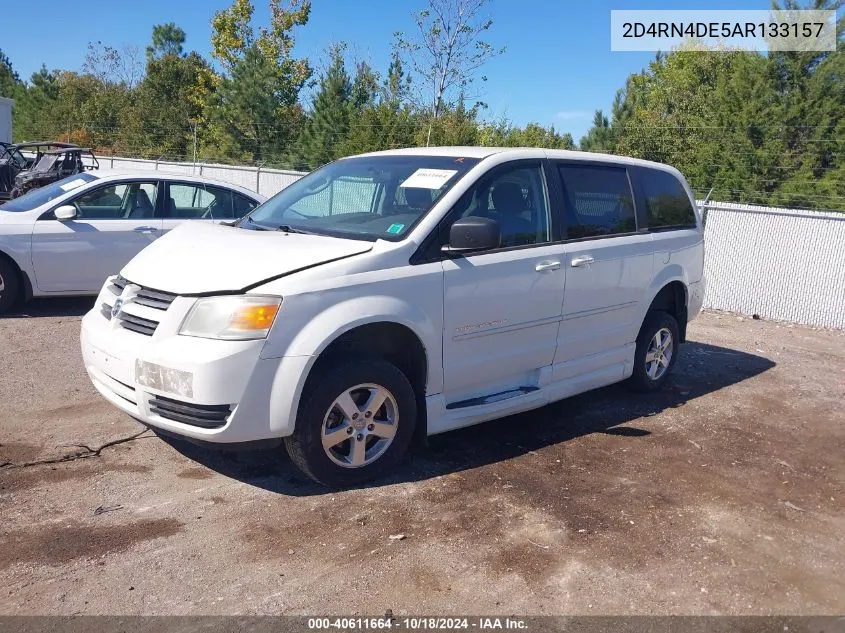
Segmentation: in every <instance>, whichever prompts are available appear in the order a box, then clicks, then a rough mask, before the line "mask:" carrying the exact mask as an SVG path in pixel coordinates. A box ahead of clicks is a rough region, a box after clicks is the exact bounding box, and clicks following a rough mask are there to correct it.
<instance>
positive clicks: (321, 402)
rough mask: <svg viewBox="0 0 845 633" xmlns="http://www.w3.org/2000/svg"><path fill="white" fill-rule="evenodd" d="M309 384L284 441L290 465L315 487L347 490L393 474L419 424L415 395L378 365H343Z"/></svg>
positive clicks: (398, 374)
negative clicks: (316, 484)
mask: <svg viewBox="0 0 845 633" xmlns="http://www.w3.org/2000/svg"><path fill="white" fill-rule="evenodd" d="M319 371H320V373H319V374H318V375H317V376H314V377H313V378H312V379H309V387H308V393H305V394H303V402H302V404H301V405H300V408H299V414H298V416H297V420H296V430H295V431H294V434H293V435H292V436H290V437H286V438H285V448H286V449H287V452H288V455H290V458H291V461H293V463H294V464H295V465H296V466H297V467H298V468H299V469H300V470H302V472H304V473H305V474H306V475H308V476H309V477H310V478H311V479H313V480H314V481H316V482H317V483H320V484H323V485H324V486H329V487H332V488H347V487H350V486H355V485H358V484H361V483H364V482H366V481H370V480H372V479H376V478H378V477H380V476H382V475H383V474H385V473H387V472H388V471H389V470H391V469H392V468H394V467H395V466H396V464H397V463H398V462H399V460H400V459H401V458H402V456H403V455H404V454H405V452H406V451H407V449H408V446H409V444H410V443H411V439H412V437H413V435H414V427H415V426H416V421H417V404H416V397H415V394H414V389H413V387H412V386H411V383H410V382H409V381H408V378H407V377H406V376H405V374H403V373H402V371H400V370H399V369H398V368H397V367H396V366H395V365H393V364H391V363H389V362H387V361H385V360H382V359H363V360H360V361H353V360H341V361H340V362H339V363H338V364H334V363H332V365H331V366H330V367H328V368H326V369H324V370H319Z"/></svg>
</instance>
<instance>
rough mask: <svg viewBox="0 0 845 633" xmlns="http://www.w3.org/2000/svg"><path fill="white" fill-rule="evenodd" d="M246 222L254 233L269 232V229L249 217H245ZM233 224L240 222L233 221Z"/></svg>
mask: <svg viewBox="0 0 845 633" xmlns="http://www.w3.org/2000/svg"><path fill="white" fill-rule="evenodd" d="M246 221H247V222H249V224H250V227H251V228H253V229H255V230H256V231H269V230H270V228H269V227H266V226H264V225H263V224H259V223H258V222H256V221H255V220H253V219H252V216H251V215H249V216H247V218H246ZM235 222H240V220H235ZM232 226H234V225H232Z"/></svg>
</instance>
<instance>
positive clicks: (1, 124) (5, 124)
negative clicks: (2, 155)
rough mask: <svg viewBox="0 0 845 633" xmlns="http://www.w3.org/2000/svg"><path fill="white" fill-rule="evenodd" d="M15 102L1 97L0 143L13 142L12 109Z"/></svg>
mask: <svg viewBox="0 0 845 633" xmlns="http://www.w3.org/2000/svg"><path fill="white" fill-rule="evenodd" d="M14 105H15V102H14V101H13V100H11V99H7V98H6V97H0V141H3V142H6V143H11V142H12V108H13V107H14Z"/></svg>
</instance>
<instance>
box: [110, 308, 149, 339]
mask: <svg viewBox="0 0 845 633" xmlns="http://www.w3.org/2000/svg"><path fill="white" fill-rule="evenodd" d="M117 320H118V321H120V326H121V327H122V328H125V329H127V330H132V331H133V332H137V333H138V334H144V335H146V336H152V335H153V334H154V333H155V331H156V328H157V327H158V321H153V320H152V319H145V318H143V317H139V316H135V315H134V314H128V313H127V312H121V313H120V315H119V316H118V317H117Z"/></svg>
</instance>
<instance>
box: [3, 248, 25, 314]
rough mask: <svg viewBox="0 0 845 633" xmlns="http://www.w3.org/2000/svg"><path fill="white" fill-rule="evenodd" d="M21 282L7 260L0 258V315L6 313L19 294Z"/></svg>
mask: <svg viewBox="0 0 845 633" xmlns="http://www.w3.org/2000/svg"><path fill="white" fill-rule="evenodd" d="M20 288H21V281H20V277H19V276H18V271H17V270H15V268H14V266H12V265H11V264H10V263H9V262H8V260H6V259H4V258H3V257H0V314H3V313H4V312H6V311H8V310H9V308H11V307H12V306H13V305H14V303H15V301H16V300H17V299H18V295H19V294H20Z"/></svg>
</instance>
